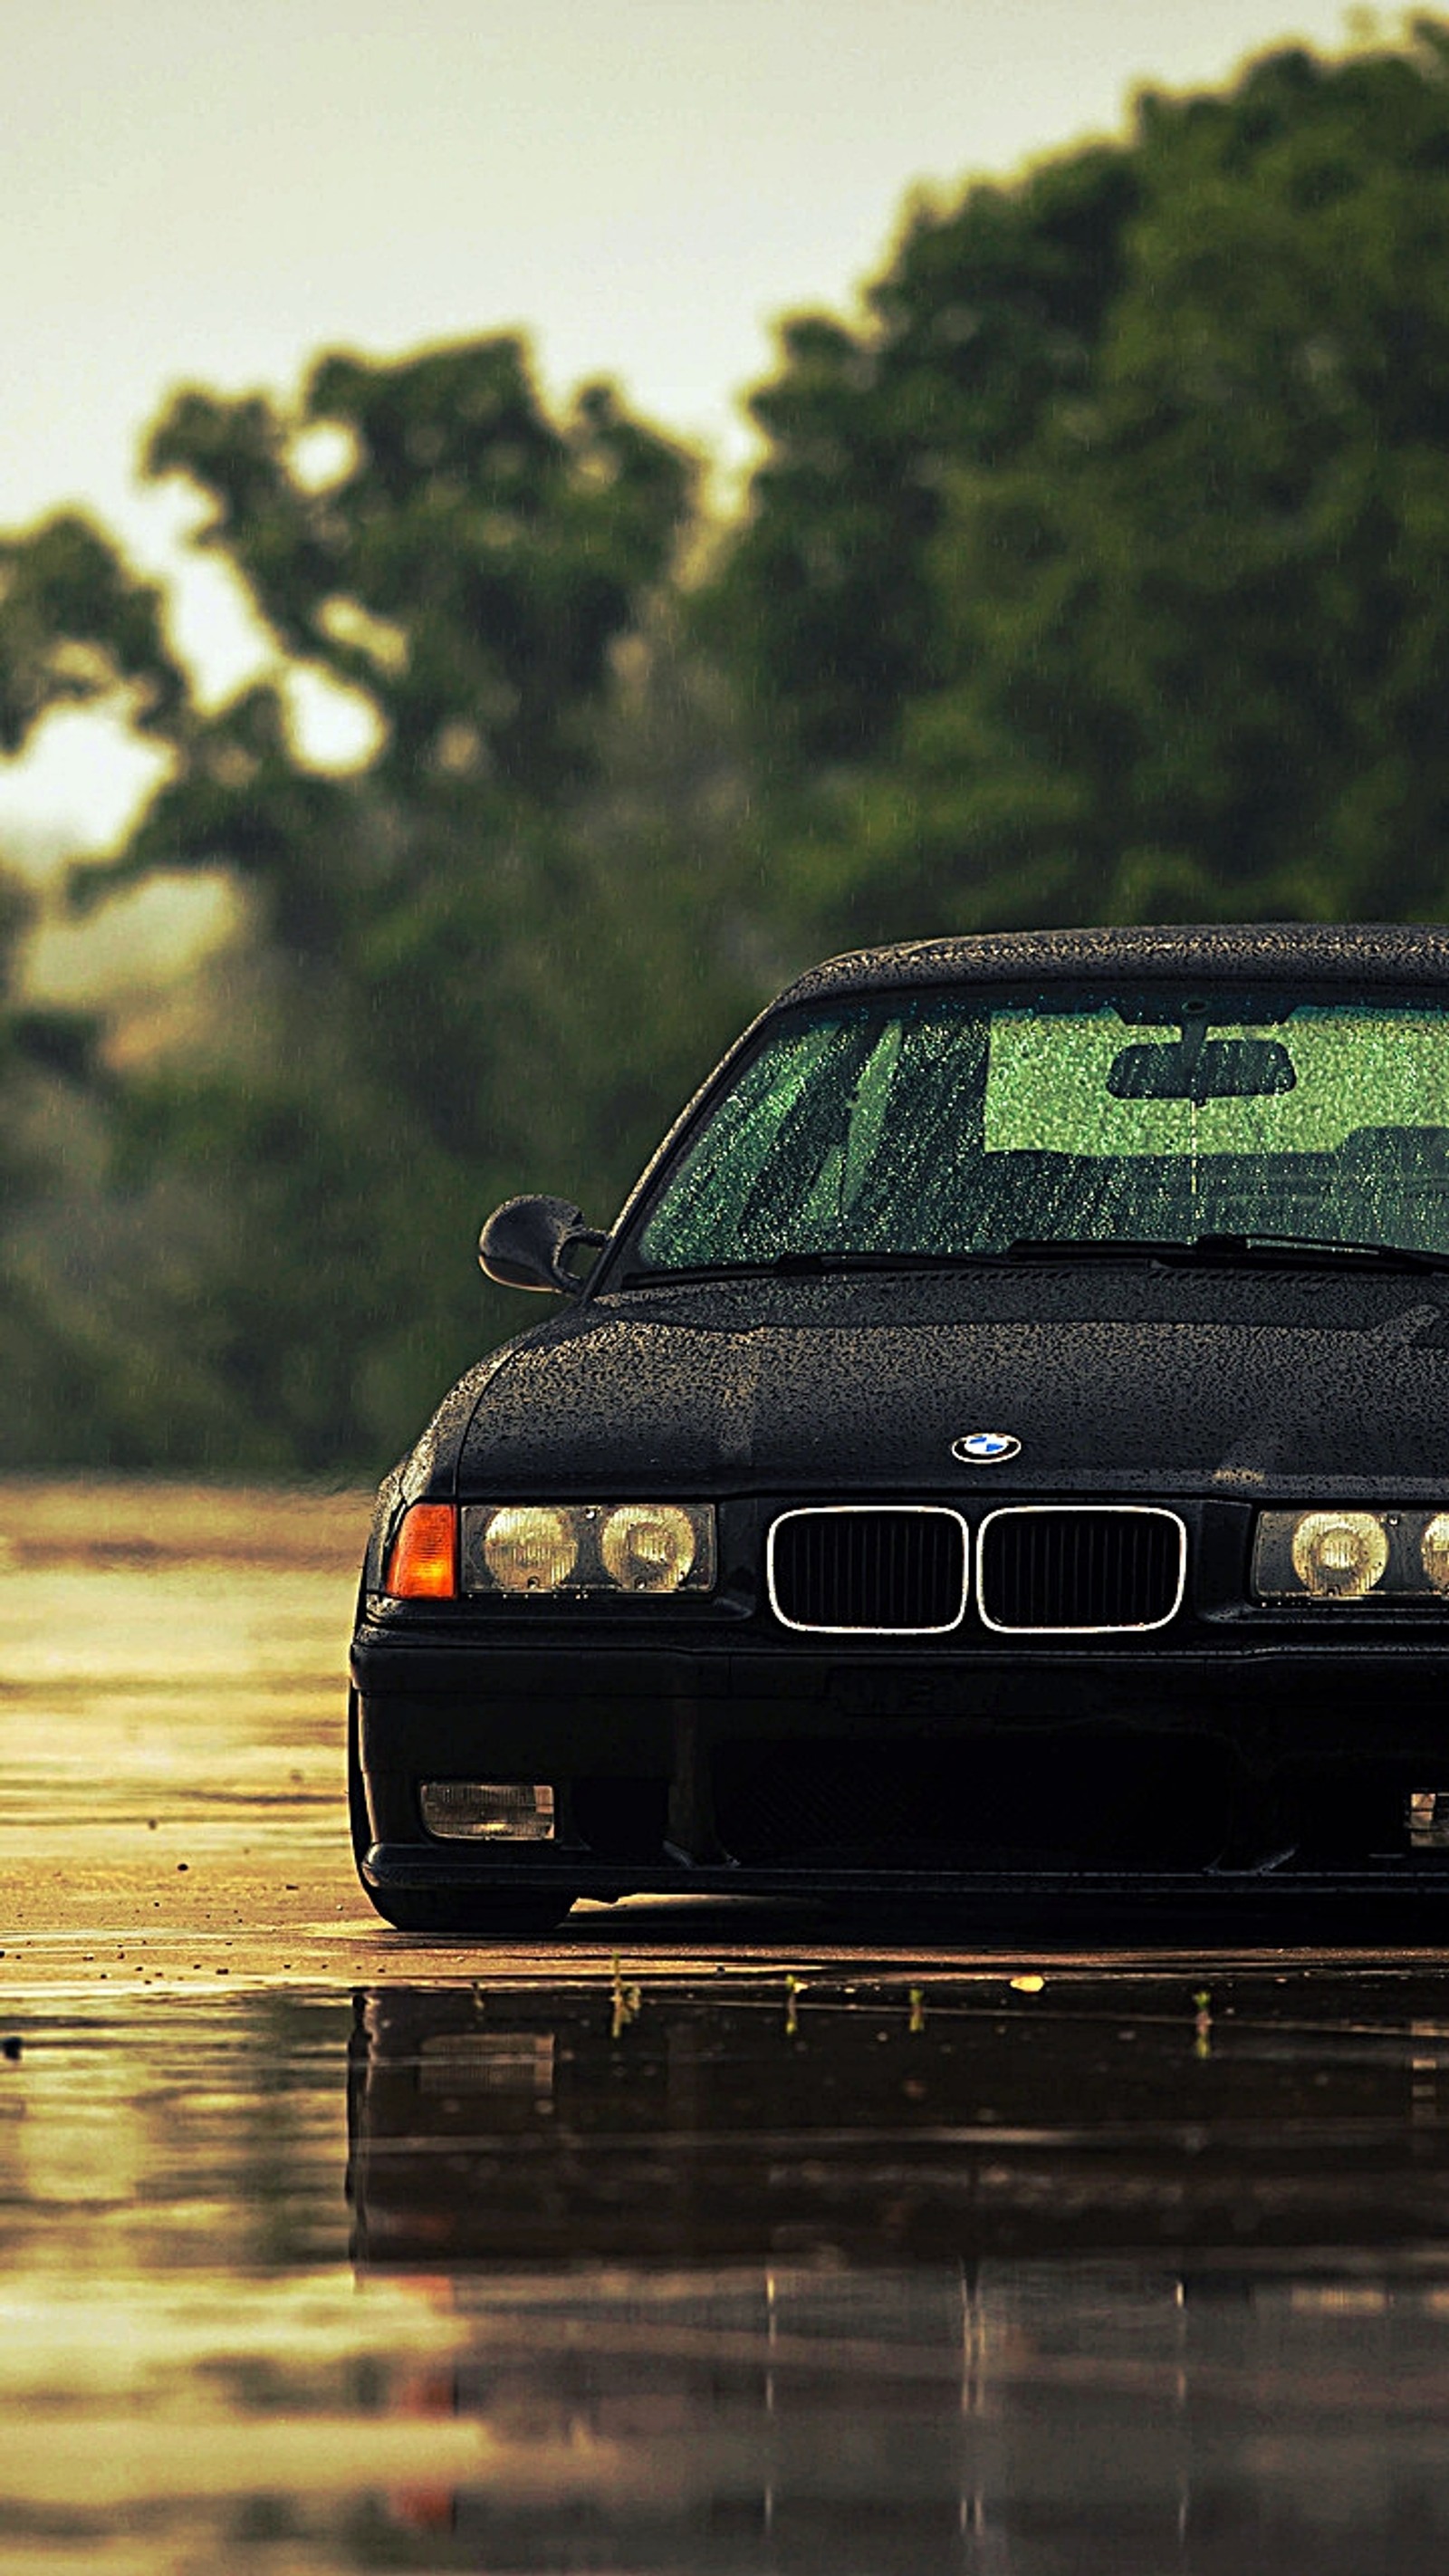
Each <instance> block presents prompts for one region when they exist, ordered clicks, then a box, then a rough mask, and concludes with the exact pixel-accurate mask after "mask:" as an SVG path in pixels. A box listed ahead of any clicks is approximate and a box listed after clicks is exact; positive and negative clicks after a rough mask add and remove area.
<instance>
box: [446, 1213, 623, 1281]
mask: <svg viewBox="0 0 1449 2576" xmlns="http://www.w3.org/2000/svg"><path fill="white" fill-rule="evenodd" d="M608 1240H609V1238H608V1236H607V1235H606V1234H600V1233H599V1231H598V1229H597V1227H595V1226H591V1225H585V1223H584V1220H583V1215H582V1212H581V1210H580V1209H578V1208H576V1207H571V1206H570V1205H569V1202H568V1200H567V1199H547V1198H526V1199H505V1200H504V1202H503V1205H502V1207H499V1208H495V1209H494V1211H493V1214H492V1215H491V1216H490V1218H489V1219H488V1222H487V1224H486V1225H485V1226H484V1228H483V1231H482V1233H481V1234H480V1236H479V1237H478V1260H479V1264H480V1266H481V1267H482V1268H483V1269H484V1270H485V1271H486V1272H487V1274H488V1276H489V1278H490V1279H496V1280H497V1281H498V1282H499V1283H500V1285H501V1286H502V1287H504V1288H561V1289H563V1290H564V1291H565V1293H568V1292H571V1291H572V1290H574V1289H575V1288H578V1287H579V1286H581V1285H582V1282H581V1281H579V1280H577V1279H576V1278H575V1277H574V1275H573V1273H572V1271H570V1270H566V1269H565V1267H564V1255H565V1254H566V1253H569V1252H572V1251H573V1249H574V1246H575V1245H576V1244H581V1243H582V1244H591V1245H593V1246H595V1247H597V1246H598V1245H599V1244H601V1243H607V1242H608Z"/></svg>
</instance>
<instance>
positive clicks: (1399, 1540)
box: [1253, 1503, 1449, 1604]
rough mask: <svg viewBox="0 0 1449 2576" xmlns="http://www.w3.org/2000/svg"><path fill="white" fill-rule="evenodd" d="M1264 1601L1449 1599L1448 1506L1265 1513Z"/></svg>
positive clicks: (1257, 1583)
mask: <svg viewBox="0 0 1449 2576" xmlns="http://www.w3.org/2000/svg"><path fill="white" fill-rule="evenodd" d="M1253 1590H1254V1592H1255V1594H1256V1595H1257V1598H1258V1599H1259V1600H1260V1601H1349V1602H1353V1601H1385V1600H1387V1601H1434V1600H1439V1601H1443V1602H1445V1603H1446V1604H1449V1509H1445V1510H1441V1511H1416V1512H1400V1511H1388V1512H1384V1511H1371V1510H1369V1509H1368V1508H1367V1507H1361V1506H1359V1505H1358V1504H1348V1503H1319V1504H1315V1505H1314V1506H1313V1508H1312V1509H1311V1510H1306V1511H1297V1512H1261V1513H1260V1514H1259V1516H1258V1527H1257V1533H1256V1536H1255V1539H1254V1542H1253Z"/></svg>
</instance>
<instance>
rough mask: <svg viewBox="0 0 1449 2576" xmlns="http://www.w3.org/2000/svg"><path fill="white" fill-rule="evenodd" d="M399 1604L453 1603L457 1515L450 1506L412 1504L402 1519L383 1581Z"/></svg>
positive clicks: (456, 1570) (447, 1504)
mask: <svg viewBox="0 0 1449 2576" xmlns="http://www.w3.org/2000/svg"><path fill="white" fill-rule="evenodd" d="M382 1588H383V1590H384V1592H390V1593H391V1594H393V1596H394V1597H395V1598H396V1599H397V1600H399V1601H454V1600H456V1599H457V1595H458V1515H457V1512H456V1510H455V1509H454V1507H453V1505H452V1504H451V1503H414V1504H413V1505H412V1507H411V1509H410V1510H409V1511H408V1512H406V1513H405V1514H404V1516H403V1523H402V1527H401V1529H400V1530H399V1531H398V1534H397V1536H396V1538H395V1539H394V1540H393V1543H392V1549H391V1552H390V1554H389V1556H388V1560H387V1572H386V1573H385V1575H384V1576H383V1579H382Z"/></svg>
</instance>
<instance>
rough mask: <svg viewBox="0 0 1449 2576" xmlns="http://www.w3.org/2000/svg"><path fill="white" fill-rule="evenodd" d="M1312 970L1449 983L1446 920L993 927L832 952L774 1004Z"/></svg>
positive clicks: (1355, 978)
mask: <svg viewBox="0 0 1449 2576" xmlns="http://www.w3.org/2000/svg"><path fill="white" fill-rule="evenodd" d="M1204 974H1213V975H1236V976H1253V977H1257V976H1260V975H1261V976H1280V975H1309V976H1313V977H1314V978H1316V979H1319V980H1321V981H1323V982H1325V983H1344V984H1354V985H1358V986H1360V987H1361V986H1363V985H1365V984H1401V983H1404V982H1414V983H1420V982H1429V983H1438V982H1444V983H1449V924H1446V923H1444V922H1407V923H1400V922H1382V921H1372V922H1342V921H1335V922H1324V921H1311V922H1298V921H1261V922H1251V923H1247V924H1237V923H1228V922H1208V923H1205V924H1202V925H1185V924H1181V923H1174V924H1171V925H1168V926H1166V927H1163V928H1158V929H1105V930H990V931H983V932H980V933H977V934H974V935H971V936H965V935H963V936H961V937H959V938H951V939H914V940H908V941H906V942H905V943H904V944H903V945H902V946H900V947H896V948H859V949H856V950H855V951H854V952H853V953H852V954H850V955H848V956H844V957H829V958H827V959H826V961H825V963H824V964H823V965H821V966H812V967H811V968H810V970H809V972H808V973H807V974H804V975H801V976H799V977H798V978H797V979H796V981H795V982H794V983H793V984H791V985H789V986H788V987H787V989H786V991H784V992H783V993H782V994H781V995H780V996H779V1000H778V1002H777V1003H776V1005H775V1008H777V1009H778V1008H779V1007H780V1005H781V1004H783V1003H787V1002H809V1001H817V1000H819V999H821V998H822V997H823V996H825V995H826V994H831V995H834V994H839V993H866V992H879V991H882V990H887V991H888V990H890V989H891V988H892V987H896V986H903V985H911V984H954V983H983V984H994V983H1007V982H1012V983H1015V982H1019V981H1021V980H1023V979H1025V980H1033V979H1035V978H1036V977H1038V976H1043V977H1049V978H1050V977H1055V976H1058V975H1063V976H1072V977H1086V978H1089V979H1090V978H1092V977H1094V976H1101V977H1102V978H1103V980H1104V981H1107V980H1111V981H1117V980H1120V979H1121V977H1122V976H1123V975H1131V976H1141V977H1144V978H1152V977H1157V976H1161V977H1163V978H1164V979H1167V978H1176V977H1181V976H1184V975H1188V976H1191V975H1204Z"/></svg>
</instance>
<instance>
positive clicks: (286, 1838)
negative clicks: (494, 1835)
mask: <svg viewBox="0 0 1449 2576" xmlns="http://www.w3.org/2000/svg"><path fill="white" fill-rule="evenodd" d="M361 1517H362V1507H361V1506H360V1505H359V1504H358V1503H357V1502H356V1501H354V1500H349V1499H347V1498H344V1499H342V1500H341V1501H333V1502H330V1503H328V1504H326V1505H325V1506H322V1505H317V1504H308V1503H291V1504H287V1505H279V1504H277V1503H275V1502H272V1501H269V1500H268V1499H267V1498H235V1499H234V1498H228V1497H222V1496H211V1497H198V1496H195V1495H188V1496H181V1495H173V1496H166V1495H160V1494H155V1493H151V1494H138V1493H137V1492H136V1491H135V1490H134V1489H127V1488H124V1487H117V1488H113V1489H104V1488H96V1487H91V1488H89V1489H87V1491H86V1492H85V1493H83V1494H68V1493H67V1492H65V1490H64V1489H59V1488H49V1489H46V1488H42V1489H37V1488H33V1487H23V1488H17V1487H12V1488H6V1489H0V1539H4V1540H5V1541H6V1542H7V1546H8V1553H7V1554H6V1555H5V1556H4V1557H3V1559H0V1702H3V1706H0V1799H3V1813H4V1818H5V1837H6V1858H5V1894H4V1914H3V1925H0V1952H3V1956H0V2041H3V2043H4V2049H5V2053H4V2054H3V2055H0V2250H3V2263H0V2304H3V2308H4V2311H5V2315H4V2324H5V2331H4V2332H3V2333H0V2569H5V2570H9V2569H19V2568H25V2569H30V2568H36V2569H44V2570H46V2571H49V2576H70V2571H71V2570H79V2569H81V2568H84V2569H86V2570H87V2571H100V2576H118V2571H124V2576H132V2571H135V2576H141V2571H146V2576H151V2571H158V2576H170V2571H178V2572H179V2571H183V2570H184V2571H188V2576H189V2571H191V2570H199V2569H202V2568H206V2569H207V2570H213V2569H218V2568H219V2569H223V2570H226V2571H231V2570H233V2569H241V2570H254V2571H257V2576H283V2571H292V2570H297V2571H302V2570H314V2569H364V2568H372V2567H384V2566H385V2567H403V2568H418V2569H423V2568H426V2569H429V2570H436V2569H441V2568H454V2567H473V2568H488V2569H494V2570H501V2569H509V2570H514V2571H525V2570H527V2571H534V2570H537V2571H545V2570H548V2571H552V2570H561V2569H570V2570H572V2569H578V2570H590V2571H599V2576H603V2571H605V2570H613V2571H623V2570H639V2571H643V2570H650V2571H654V2570H658V2571H664V2570H671V2571H685V2570H701V2571H710V2576H713V2571H716V2570H718V2571H725V2570H739V2571H750V2576H753V2571H756V2570H760V2571H765V2570H781V2571H793V2570H797V2569H799V2570H804V2569H812V2570H813V2569H822V2570H825V2569H828V2570H831V2571H837V2572H838V2576H856V2571H859V2576H869V2572H870V2571H883V2576H884V2571H894V2570H912V2571H915V2570H920V2571H935V2570H937V2569H952V2570H956V2569H963V2570H968V2571H979V2572H980V2576H1098V2571H1101V2576H1109V2571H1110V2576H1139V2571H1140V2576H1158V2571H1168V2570H1186V2571H1198V2576H1218V2571H1223V2576H1227V2571H1230V2570H1231V2571H1233V2576H1237V2571H1240V2570H1247V2569H1259V2568H1261V2569H1265V2570H1270V2571H1275V2576H1276V2571H1295V2576H1296V2571H1298V2570H1300V2569H1301V2570H1303V2571H1305V2576H1310V2571H1311V2576H1376V2571H1385V2576H1387V2571H1398V2570H1400V2569H1403V2570H1406V2571H1407V2570H1411V2569H1412V2570H1415V2571H1418V2570H1421V2569H1433V2568H1436V2567H1438V2566H1440V2565H1442V2564H1444V2563H1446V2561H1449V1977H1446V1976H1445V1975H1444V1974H1443V1973H1442V1972H1441V1968H1440V1963H1439V1956H1438V1954H1437V1953H1436V1952H1435V1951H1434V1950H1432V1949H1430V1948H1429V1947H1427V1946H1426V1945H1425V1943H1424V1937H1423V1935H1424V1927H1423V1926H1422V1925H1420V1926H1415V1925H1409V1926H1407V1927H1405V1926H1399V1927H1396V1928H1395V1929H1394V1930H1393V1932H1392V1933H1388V1932H1386V1933H1384V1934H1383V1935H1382V1936H1380V1937H1377V1938H1375V1939H1372V1940H1363V1941H1361V1942H1360V1943H1359V1944H1358V1946H1356V1947H1355V1948H1354V1949H1352V1950H1350V1949H1346V1948H1344V1947H1342V1946H1339V1947H1337V1948H1334V1947H1331V1946H1328V1945H1326V1944H1325V1942H1324V1941H1323V1940H1322V1939H1321V1938H1317V1937H1311V1927H1309V1928H1307V1929H1305V1928H1303V1927H1290V1929H1293V1931H1294V1937H1293V1939H1292V1941H1291V1944H1290V1943H1289V1942H1288V1941H1287V1940H1285V1937H1284V1930H1283V1927H1281V1926H1280V1927H1277V1929H1276V1931H1274V1930H1273V1929H1272V1927H1269V1928H1268V1929H1267V1930H1265V1927H1264V1926H1262V1925H1254V1924H1252V1923H1250V1922H1240V1923H1238V1924H1237V1925H1221V1924H1220V1925H1218V1926H1217V1927H1216V1929H1215V1930H1213V1931H1211V1932H1209V1931H1203V1932H1198V1933H1194V1932H1192V1931H1191V1930H1190V1929H1188V1928H1186V1927H1181V1926H1178V1927H1174V1928H1173V1937H1172V1940H1171V1942H1170V1943H1169V1942H1167V1941H1166V1940H1165V1939H1164V1938H1163V1934H1162V1930H1161V1927H1158V1928H1157V1929H1156V1930H1155V1931H1153V1930H1152V1928H1151V1927H1142V1926H1138V1927H1135V1930H1134V1937H1133V1938H1131V1939H1129V1938H1127V1937H1126V1933H1125V1931H1124V1927H1122V1926H1114V1927H1109V1929H1108V1934H1107V1946H1100V1945H1099V1946H1095V1947H1089V1946H1088V1945H1087V1942H1086V1939H1085V1935H1084V1930H1083V1927H1080V1926H1078V1927H1058V1928H1057V1930H1056V1931H1055V1933H1054V1934H1048V1933H1047V1932H1046V1931H1045V1930H1044V1929H1043V1928H1042V1927H1028V1926H1018V1927H1016V1928H1015V1929H1014V1930H1013V1929H1012V1928H1011V1927H1002V1926H996V1927H983V1926H980V1925H956V1926H954V1927H948V1928H947V1929H946V1930H945V1931H943V1928H942V1927H941V1926H940V1925H939V1924H936V1925H934V1926H932V1925H926V1924H921V1923H917V1924H914V1925H912V1924H908V1923H905V1922H902V1921H900V1920H897V1921H896V1922H894V1923H892V1924H889V1925H885V1924H881V1925H876V1926H872V1927H869V1928H870V1930H871V1931H872V1932H873V1933H874V1935H875V1937H874V1939H873V1940H869V1941H868V1940H865V1939H862V1938H861V1937H860V1936H861V1931H862V1927H861V1926H860V1925H859V1924H854V1925H840V1924H836V1925H831V1924H828V1923H823V1922H817V1921H812V1920H811V1919H810V1918H808V1917H805V1916H792V1915H788V1914H783V1913H780V1912H778V1911H776V1912H772V1913H765V1914H760V1913H745V1912H743V1911H738V1910H737V1911H735V1912H734V1913H732V1914H729V1915H722V1914H721V1912H720V1911H719V1909H713V1910H710V1911H700V1910H698V1909H691V1908H688V1907H673V1908H670V1907H661V1906H645V1905H642V1904H635V1905H630V1906H626V1907H622V1908H614V1909H604V1908H595V1909H576V1911H575V1914H574V1916H573V1917H572V1918H571V1920H570V1923H569V1925H568V1926H567V1927H566V1930H565V1931H564V1933H563V1934H561V1935H560V1937H559V1938H558V1939H556V1940H554V1941H551V1942H549V1943H548V1944H547V1945H546V1946H543V1947H533V1948H527V1949H522V1948H512V1947H501V1946H500V1947H491V1948H479V1947H476V1946H470V1945H467V1944H448V1943H433V1942H425V1941H422V1940H416V1939H403V1938H401V1937H400V1936H398V1935H396V1934H393V1933H391V1932H389V1931H388V1930H387V1929H386V1928H385V1927H384V1926H383V1925H381V1924H380V1923H379V1922H378V1921H377V1919H376V1918H375V1917H374V1916H372V1915H371V1914H370V1912H369V1911H368V1909H367V1908H366V1906H365V1904H364V1903H363V1901H362V1899H361V1897H360V1895H359V1892H358V1890H357V1887H356V1883H355V1880H354V1878H353V1875H352V1869H351V1861H350V1856H349V1855H348V1852H347V1849H346V1841H345V1833H344V1830H343V1818H342V1798H341V1782H340V1766H341V1713H342V1697H341V1668H342V1658H343V1648H344V1645H345V1638H346V1631H347V1624H348V1616H349V1610H350V1603H351V1595H352V1587H353V1580H354V1575H353V1566H354V1559H355V1552H356V1547H357V1544H358V1538H359V1528H360V1521H361ZM1330 1928H1332V1927H1330ZM1362 1928H1363V1927H1359V1929H1360V1930H1362ZM1320 1929H1321V1927H1320ZM1033 1942H1034V1943H1035V1946H1032V1944H1033Z"/></svg>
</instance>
